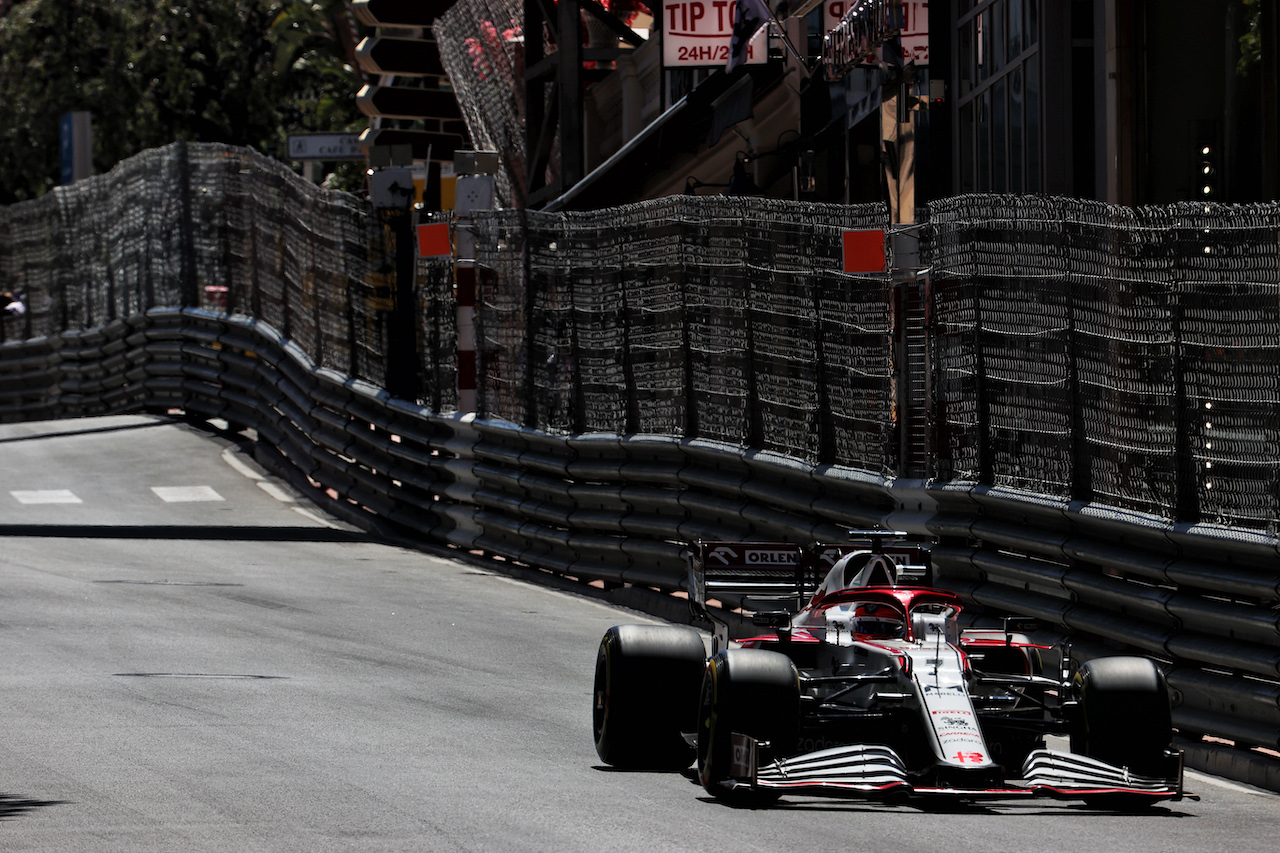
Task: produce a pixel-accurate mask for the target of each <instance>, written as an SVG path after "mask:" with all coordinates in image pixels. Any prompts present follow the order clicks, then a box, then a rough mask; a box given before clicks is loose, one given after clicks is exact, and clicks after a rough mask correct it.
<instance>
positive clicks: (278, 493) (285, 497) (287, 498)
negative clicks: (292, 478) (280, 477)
mask: <svg viewBox="0 0 1280 853" xmlns="http://www.w3.org/2000/svg"><path fill="white" fill-rule="evenodd" d="M257 482H258V488H259V489H262V491H264V492H266V493H267V494H269V495H271V497H273V498H275V499H276V500H278V501H280V502H281V503H287V504H291V503H295V501H294V499H293V495H291V494H289V493H288V492H286V491H285V490H284V489H282V488H280V487H279V486H277V485H276V484H275V483H269V482H267V481H266V480H258V481H257Z"/></svg>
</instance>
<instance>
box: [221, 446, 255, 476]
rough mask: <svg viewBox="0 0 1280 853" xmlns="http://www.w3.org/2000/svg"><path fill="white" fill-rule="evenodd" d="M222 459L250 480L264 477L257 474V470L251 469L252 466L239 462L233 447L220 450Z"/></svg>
mask: <svg viewBox="0 0 1280 853" xmlns="http://www.w3.org/2000/svg"><path fill="white" fill-rule="evenodd" d="M222 461H223V462H225V463H227V464H228V465H230V466H231V467H232V468H234V469H236V470H237V471H239V472H240V473H241V474H244V475H245V476H246V477H248V478H249V479H250V480H262V479H265V478H264V477H263V476H262V475H261V474H259V473H258V472H257V471H255V470H253V469H252V468H250V467H249V466H248V465H246V464H245V463H243V462H241V461H240V457H239V454H237V453H236V451H235V449H234V448H231V447H228V448H227V449H226V450H223V451H222Z"/></svg>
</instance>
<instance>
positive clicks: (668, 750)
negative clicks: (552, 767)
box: [592, 625, 707, 770]
mask: <svg viewBox="0 0 1280 853" xmlns="http://www.w3.org/2000/svg"><path fill="white" fill-rule="evenodd" d="M706 660H707V652H706V649H705V647H704V646H703V645H702V637H701V635H699V634H698V632H697V631H695V630H693V629H692V628H681V627H677V626H674V625H618V626H616V627H613V628H610V629H609V630H608V631H607V632H606V633H605V635H604V638H603V639H601V641H600V648H599V651H598V652H597V654H596V675H595V691H594V701H593V708H592V729H593V731H594V734H595V741H596V752H597V753H598V754H599V755H600V759H601V760H602V761H604V763H605V764H609V765H611V766H613V767H622V768H628V769H645V770H682V769H684V768H685V767H688V766H689V764H690V763H692V761H693V756H694V750H693V747H691V746H689V744H688V743H687V742H686V741H685V739H684V737H683V734H682V733H683V732H691V731H693V724H694V714H695V713H696V711H697V708H698V687H699V685H700V684H701V680H702V671H703V669H705V668H706Z"/></svg>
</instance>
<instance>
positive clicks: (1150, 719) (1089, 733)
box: [1071, 657, 1173, 777]
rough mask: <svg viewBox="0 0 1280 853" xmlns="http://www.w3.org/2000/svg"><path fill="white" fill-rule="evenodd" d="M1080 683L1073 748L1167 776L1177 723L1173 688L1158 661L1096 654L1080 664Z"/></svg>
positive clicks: (1146, 773)
mask: <svg viewBox="0 0 1280 853" xmlns="http://www.w3.org/2000/svg"><path fill="white" fill-rule="evenodd" d="M1075 684H1076V688H1077V690H1078V691H1079V695H1080V719H1079V721H1078V723H1077V725H1076V728H1075V731H1074V732H1073V733H1072V737H1071V748H1072V751H1073V752H1078V753H1081V754H1083V755H1087V756H1089V757H1090V758H1096V759H1098V760H1099V761H1105V762H1106V763H1108V764H1111V765H1113V766H1116V767H1123V768H1127V769H1128V770H1130V771H1131V772H1133V773H1137V774H1139V775H1143V776H1157V777H1160V776H1164V774H1165V772H1166V767H1167V759H1166V757H1165V750H1166V749H1167V748H1168V747H1169V745H1170V743H1171V742H1172V741H1173V721H1172V714H1171V712H1170V710H1169V689H1168V687H1167V686H1166V685H1165V680H1164V675H1163V673H1161V672H1160V670H1159V669H1158V668H1157V667H1156V665H1155V664H1154V663H1152V662H1151V661H1150V660H1148V659H1146V658H1141V657H1109V658H1095V659H1094V660H1091V661H1088V662H1086V663H1085V664H1084V665H1083V666H1081V667H1080V669H1079V671H1078V672H1077V673H1076V677H1075Z"/></svg>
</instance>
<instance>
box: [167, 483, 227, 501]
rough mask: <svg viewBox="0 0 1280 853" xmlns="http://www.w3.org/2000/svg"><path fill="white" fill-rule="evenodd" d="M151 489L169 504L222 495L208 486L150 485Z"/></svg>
mask: <svg viewBox="0 0 1280 853" xmlns="http://www.w3.org/2000/svg"><path fill="white" fill-rule="evenodd" d="M151 491H153V492H155V493H156V497H158V498H160V500H162V501H164V502H165V503H170V504H174V503H194V502H197V501H220V500H223V497H222V495H220V494H218V493H217V492H215V491H214V490H213V489H211V488H209V487H208V486H152V487H151Z"/></svg>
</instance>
